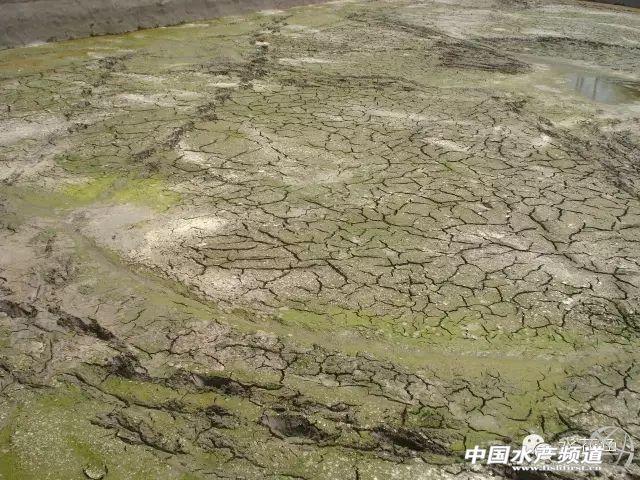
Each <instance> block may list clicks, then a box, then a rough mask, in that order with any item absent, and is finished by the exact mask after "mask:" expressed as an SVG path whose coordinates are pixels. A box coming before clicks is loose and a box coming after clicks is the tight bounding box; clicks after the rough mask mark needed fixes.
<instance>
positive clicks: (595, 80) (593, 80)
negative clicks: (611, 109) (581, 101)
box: [567, 73, 640, 105]
mask: <svg viewBox="0 0 640 480" xmlns="http://www.w3.org/2000/svg"><path fill="white" fill-rule="evenodd" d="M567 77H568V83H569V85H570V86H571V88H572V89H573V91H574V92H576V93H579V94H580V95H582V96H584V97H587V98H589V99H590V100H593V101H595V102H600V103H607V104H610V105H616V104H623V103H635V102H640V83H639V82H629V81H624V80H619V79H614V78H608V77H603V76H598V75H589V74H584V73H570V74H569V75H568V76H567Z"/></svg>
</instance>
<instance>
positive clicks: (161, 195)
mask: <svg viewBox="0 0 640 480" xmlns="http://www.w3.org/2000/svg"><path fill="white" fill-rule="evenodd" d="M62 193H63V195H64V197H66V198H67V199H69V200H70V201H71V203H73V204H76V205H78V204H79V205H85V204H91V203H94V202H98V201H105V202H115V203H134V204H138V205H146V206H149V207H152V208H154V209H156V210H159V211H163V210H167V209H168V208H170V207H171V206H173V205H176V204H177V203H178V201H179V200H180V195H178V194H177V193H175V192H172V191H170V190H168V189H167V186H166V183H165V181H164V180H161V179H159V178H139V179H121V178H118V177H116V176H115V175H114V176H111V175H109V176H104V177H99V178H96V179H93V180H90V181H89V182H87V183H84V184H81V185H72V186H68V187H65V188H64V189H63V190H62Z"/></svg>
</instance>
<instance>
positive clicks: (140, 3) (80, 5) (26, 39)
mask: <svg viewBox="0 0 640 480" xmlns="http://www.w3.org/2000/svg"><path fill="white" fill-rule="evenodd" d="M320 1H321V0H132V1H128V0H108V1H101V0H86V1H82V2H77V1H75V0H0V12H1V14H0V49H2V48H11V47H17V46H22V45H29V44H32V43H38V42H48V41H56V40H66V39H70V38H79V37H87V36H91V35H104V34H109V33H123V32H130V31H133V30H137V29H140V28H152V27H159V26H165V25H176V24H179V23H183V22H190V21H194V20H202V19H206V18H215V17H220V16H224V15H235V14H239V13H246V12H250V11H255V10H262V9H280V8H287V7H291V6H295V5H303V4H311V3H319V2H320Z"/></svg>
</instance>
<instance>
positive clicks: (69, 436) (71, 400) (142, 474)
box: [0, 385, 178, 480]
mask: <svg viewBox="0 0 640 480" xmlns="http://www.w3.org/2000/svg"><path fill="white" fill-rule="evenodd" d="M20 403H21V405H20V407H19V408H17V409H16V410H15V411H14V412H13V414H12V416H11V421H10V423H9V424H8V426H6V427H5V428H4V429H3V430H1V431H0V450H1V451H3V455H1V457H2V458H1V459H0V478H2V479H5V478H6V479H7V480H8V479H14V478H20V479H21V480H22V479H25V480H30V479H36V478H37V479H61V478H83V477H84V474H83V471H84V469H87V468H91V469H104V470H108V477H107V478H109V479H123V480H124V479H128V480H129V479H131V480H134V479H135V480H143V479H148V478H158V479H161V478H178V475H177V472H173V473H172V472H170V471H168V470H167V468H166V466H164V465H162V466H160V465H158V463H157V460H156V459H155V457H154V456H153V455H152V454H151V453H150V452H148V451H146V450H145V449H144V448H141V447H136V446H127V448H125V444H123V443H122V442H121V441H119V440H117V439H116V438H114V437H113V436H111V435H105V434H104V430H103V429H102V428H100V427H99V426H97V425H94V424H93V423H92V422H91V419H92V418H96V416H97V415H99V414H105V413H108V412H109V411H110V410H112V409H113V405H109V404H108V403H104V402H99V401H96V400H94V399H92V398H90V397H88V396H87V395H86V394H85V393H83V392H82V391H81V390H80V389H79V388H78V387H75V386H71V385H64V386H59V387H56V388H54V389H50V390H49V389H47V390H44V391H36V392H31V393H25V398H23V401H22V402H20Z"/></svg>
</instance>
